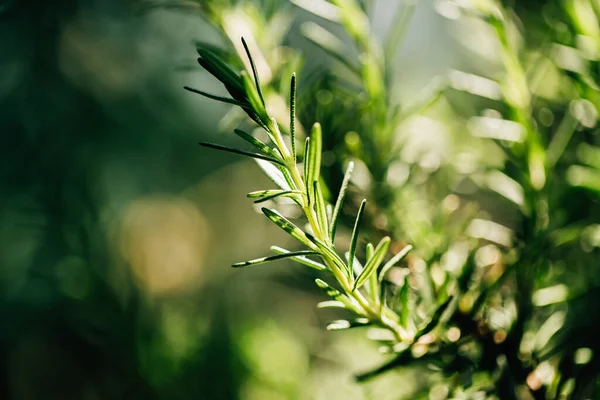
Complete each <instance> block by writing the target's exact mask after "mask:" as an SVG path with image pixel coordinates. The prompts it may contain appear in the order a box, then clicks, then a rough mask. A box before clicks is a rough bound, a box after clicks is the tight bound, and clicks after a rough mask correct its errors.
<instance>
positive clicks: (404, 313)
mask: <svg viewBox="0 0 600 400" xmlns="http://www.w3.org/2000/svg"><path fill="white" fill-rule="evenodd" d="M398 297H399V300H400V325H401V326H402V328H404V329H408V318H409V313H410V304H409V301H410V285H409V284H408V281H407V279H406V277H405V278H404V284H403V285H402V287H401V288H400V293H399V294H398Z"/></svg>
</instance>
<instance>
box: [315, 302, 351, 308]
mask: <svg viewBox="0 0 600 400" xmlns="http://www.w3.org/2000/svg"><path fill="white" fill-rule="evenodd" d="M317 308H346V305H345V304H344V303H342V302H341V301H337V300H327V301H322V302H320V303H318V304H317Z"/></svg>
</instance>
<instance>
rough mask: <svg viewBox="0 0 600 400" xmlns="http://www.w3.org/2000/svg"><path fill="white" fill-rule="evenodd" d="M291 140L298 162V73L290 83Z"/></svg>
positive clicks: (293, 152)
mask: <svg viewBox="0 0 600 400" xmlns="http://www.w3.org/2000/svg"><path fill="white" fill-rule="evenodd" d="M290 139H291V142H292V155H293V157H294V162H296V73H295V72H294V73H293V74H292V81H291V83H290Z"/></svg>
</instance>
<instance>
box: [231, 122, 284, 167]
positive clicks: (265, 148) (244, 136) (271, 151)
mask: <svg viewBox="0 0 600 400" xmlns="http://www.w3.org/2000/svg"><path fill="white" fill-rule="evenodd" d="M233 132H234V133H235V134H236V135H238V136H239V137H241V138H242V139H244V140H245V141H247V142H248V143H250V144H251V145H252V146H254V147H256V148H257V149H259V150H260V151H262V152H263V153H265V154H267V155H269V156H271V157H273V158H277V159H280V160H281V156H280V155H279V154H278V153H277V152H276V151H275V150H274V149H272V148H271V147H269V146H268V145H267V144H265V143H263V142H261V141H260V140H258V139H257V138H255V137H254V136H252V135H250V134H249V133H246V132H244V131H243V130H241V129H234V130H233ZM281 161H282V162H283V160H281Z"/></svg>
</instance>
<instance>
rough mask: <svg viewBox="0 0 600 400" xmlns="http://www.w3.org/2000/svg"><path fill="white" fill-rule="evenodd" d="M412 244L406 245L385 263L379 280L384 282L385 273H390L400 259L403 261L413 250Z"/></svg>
mask: <svg viewBox="0 0 600 400" xmlns="http://www.w3.org/2000/svg"><path fill="white" fill-rule="evenodd" d="M412 248H413V247H412V246H411V245H408V246H405V247H404V248H403V249H402V250H400V251H399V252H398V253H396V255H395V256H394V257H392V258H390V260H389V261H388V262H386V263H385V265H384V266H383V267H382V268H381V271H380V272H379V282H380V283H381V282H383V278H385V275H386V274H387V273H388V271H389V270H390V269H391V268H392V267H393V266H394V265H396V264H398V263H399V262H400V261H402V260H403V259H404V257H406V255H407V254H408V253H409V252H410V251H411V250H412Z"/></svg>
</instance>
